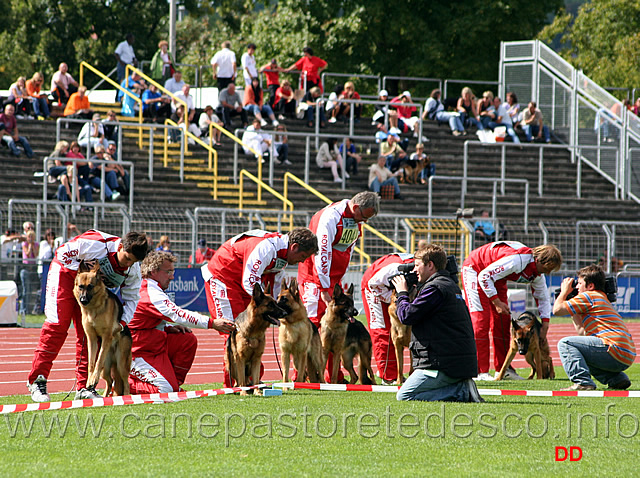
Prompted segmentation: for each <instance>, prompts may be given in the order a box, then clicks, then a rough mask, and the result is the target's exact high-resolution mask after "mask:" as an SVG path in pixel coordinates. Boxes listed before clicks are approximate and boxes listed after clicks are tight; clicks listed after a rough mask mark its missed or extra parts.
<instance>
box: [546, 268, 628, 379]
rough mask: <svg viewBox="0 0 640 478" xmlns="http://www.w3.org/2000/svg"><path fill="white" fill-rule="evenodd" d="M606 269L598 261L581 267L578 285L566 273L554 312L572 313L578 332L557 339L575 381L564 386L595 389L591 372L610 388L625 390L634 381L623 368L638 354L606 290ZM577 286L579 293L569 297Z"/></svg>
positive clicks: (566, 366)
mask: <svg viewBox="0 0 640 478" xmlns="http://www.w3.org/2000/svg"><path fill="white" fill-rule="evenodd" d="M605 280H606V279H605V273H604V270H603V269H602V268H601V267H600V266H597V265H590V266H587V267H583V268H582V269H580V270H579V271H578V283H577V287H576V285H575V284H574V279H573V277H566V278H565V279H564V280H563V281H562V284H561V285H560V294H558V296H557V297H556V301H555V303H554V304H553V315H555V316H563V315H571V316H572V318H573V324H574V326H575V329H576V332H577V336H574V337H565V338H563V339H560V341H559V342H558V353H559V354H560V361H561V362H562V367H563V368H564V371H565V372H566V373H567V376H568V377H569V380H571V382H572V383H573V384H572V385H571V386H570V387H569V388H567V389H565V390H595V389H596V384H595V382H594V381H593V379H592V378H591V377H592V376H593V377H594V378H595V379H596V380H598V381H599V382H600V383H602V384H604V385H608V386H609V389H610V390H626V389H627V388H629V387H630V386H631V381H630V380H629V377H628V376H627V374H626V373H624V370H626V369H628V368H629V367H630V366H631V365H632V364H633V362H634V360H635V357H636V347H635V344H634V342H633V337H631V334H630V333H629V329H628V328H627V326H626V325H625V323H624V321H623V320H622V318H621V317H620V314H618V312H617V311H616V309H615V308H614V307H613V306H612V305H611V302H609V299H608V298H607V294H606V293H605ZM575 289H577V291H578V295H577V296H575V297H574V298H573V299H569V300H567V296H568V295H569V293H571V292H573V291H574V290H575Z"/></svg>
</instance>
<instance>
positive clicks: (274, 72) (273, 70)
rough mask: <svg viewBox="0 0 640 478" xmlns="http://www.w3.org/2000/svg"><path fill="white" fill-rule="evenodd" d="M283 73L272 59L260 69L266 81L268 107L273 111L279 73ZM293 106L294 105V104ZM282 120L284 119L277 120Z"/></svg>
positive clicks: (278, 83) (278, 86)
mask: <svg viewBox="0 0 640 478" xmlns="http://www.w3.org/2000/svg"><path fill="white" fill-rule="evenodd" d="M281 71H284V68H281V67H280V66H278V60H276V59H275V58H272V59H271V61H270V62H269V63H267V64H266V65H263V66H262V67H260V73H264V76H265V78H266V79H267V91H268V92H269V106H271V107H272V108H273V109H275V103H276V92H277V91H278V88H280V72H281ZM289 86H291V84H289ZM294 104H295V103H294ZM278 119H284V118H278Z"/></svg>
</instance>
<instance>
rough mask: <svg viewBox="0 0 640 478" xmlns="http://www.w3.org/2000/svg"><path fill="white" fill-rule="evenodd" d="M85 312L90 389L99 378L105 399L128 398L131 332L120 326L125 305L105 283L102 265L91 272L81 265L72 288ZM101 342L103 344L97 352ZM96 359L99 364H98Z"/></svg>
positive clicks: (84, 265) (95, 384)
mask: <svg viewBox="0 0 640 478" xmlns="http://www.w3.org/2000/svg"><path fill="white" fill-rule="evenodd" d="M73 295H74V296H75V297H76V300H77V301H78V304H80V309H81V311H82V327H83V329H84V333H85V335H86V336H87V344H88V351H89V379H88V380H87V388H88V389H92V390H95V387H96V386H97V385H98V381H99V380H100V375H102V378H104V380H105V381H106V382H107V388H106V389H105V392H104V396H105V397H107V396H109V394H111V392H112V390H113V393H114V395H129V371H130V369H131V343H132V340H131V332H130V331H129V328H128V327H127V326H126V325H125V326H122V325H120V322H119V320H120V318H121V317H122V311H123V308H122V304H121V303H120V300H119V299H118V297H117V296H116V295H115V294H114V293H113V292H111V291H110V290H108V289H107V287H106V286H105V285H104V282H103V281H102V272H101V271H100V265H99V264H96V265H95V266H93V269H89V267H88V266H87V264H85V262H84V261H80V266H79V267H78V274H77V275H76V280H75V283H74V286H73ZM98 339H100V340H101V344H100V351H99V352H98ZM96 355H97V360H96Z"/></svg>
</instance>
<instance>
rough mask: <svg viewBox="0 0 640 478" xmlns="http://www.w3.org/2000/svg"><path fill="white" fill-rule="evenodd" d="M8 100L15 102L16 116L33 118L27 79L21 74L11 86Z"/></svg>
mask: <svg viewBox="0 0 640 478" xmlns="http://www.w3.org/2000/svg"><path fill="white" fill-rule="evenodd" d="M7 101H8V102H10V103H13V104H14V106H15V108H16V118H18V119H22V118H23V117H27V118H29V119H33V115H32V114H31V111H32V109H31V96H29V93H28V92H27V79H26V78H25V77H24V76H21V77H20V78H18V79H17V80H16V82H15V83H14V84H12V85H11V86H10V87H9V98H8V99H7Z"/></svg>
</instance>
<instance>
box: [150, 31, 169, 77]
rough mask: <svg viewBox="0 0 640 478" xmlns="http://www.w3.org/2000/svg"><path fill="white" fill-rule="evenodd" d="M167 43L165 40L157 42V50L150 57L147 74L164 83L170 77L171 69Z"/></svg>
mask: <svg viewBox="0 0 640 478" xmlns="http://www.w3.org/2000/svg"><path fill="white" fill-rule="evenodd" d="M168 49H169V43H168V42H167V41H166V40H160V42H158V51H156V52H155V54H154V55H153V58H152V59H151V66H150V72H149V76H150V77H151V78H153V79H154V80H155V81H157V82H158V83H160V84H161V85H164V84H165V82H166V81H167V80H168V79H169V78H171V76H172V75H171V73H172V72H173V71H174V69H173V59H172V58H171V53H170V52H169V51H168Z"/></svg>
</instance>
